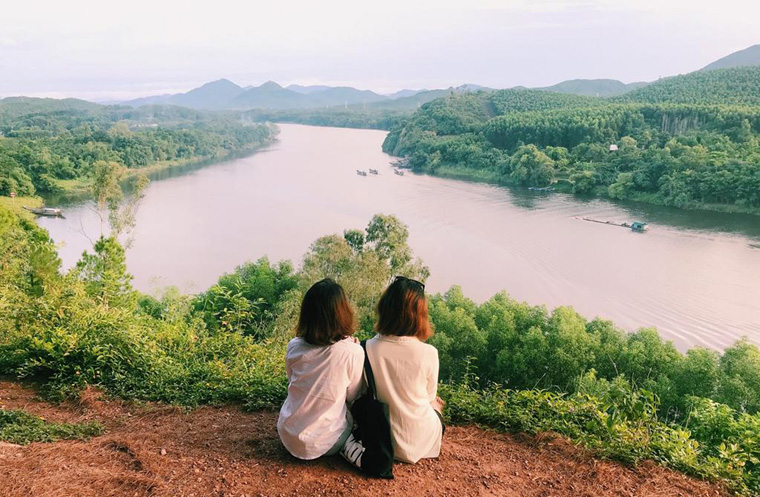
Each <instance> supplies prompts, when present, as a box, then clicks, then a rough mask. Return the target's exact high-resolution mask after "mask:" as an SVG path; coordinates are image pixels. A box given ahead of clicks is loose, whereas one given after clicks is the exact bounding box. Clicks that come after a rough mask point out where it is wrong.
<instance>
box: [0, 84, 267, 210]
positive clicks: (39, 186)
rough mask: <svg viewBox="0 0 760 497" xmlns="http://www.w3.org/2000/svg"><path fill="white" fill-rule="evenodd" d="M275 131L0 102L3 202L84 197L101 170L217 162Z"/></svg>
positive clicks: (159, 110) (75, 104)
mask: <svg viewBox="0 0 760 497" xmlns="http://www.w3.org/2000/svg"><path fill="white" fill-rule="evenodd" d="M274 136H275V128H274V127H270V126H266V125H243V124H242V123H241V122H240V121H239V120H236V119H234V118H232V117H230V116H221V115H216V114H211V113H204V112H201V111H195V110H190V109H184V108H181V107H172V106H146V107H140V108H139V109H132V108H130V107H119V106H103V105H98V104H93V103H90V102H85V101H82V100H75V99H67V100H52V99H37V98H21V97H20V98H6V99H3V100H0V195H6V196H7V195H9V194H10V193H11V192H15V193H16V194H17V195H22V196H31V195H33V194H35V193H43V194H49V193H56V192H60V191H64V190H72V189H74V190H76V189H79V190H86V189H87V185H88V184H89V183H90V182H91V181H92V180H93V178H94V177H95V175H96V169H97V167H98V165H99V164H100V165H101V166H102V164H103V163H112V164H118V165H120V166H123V167H124V168H126V170H127V171H128V172H135V171H145V170H146V169H147V168H157V167H168V166H171V165H175V164H180V163H187V162H193V161H200V160H207V159H215V158H219V157H223V156H225V155H229V154H232V153H236V152H243V151H246V150H250V149H253V148H257V147H260V146H262V145H265V144H267V143H269V142H270V141H271V140H272V139H273V138H274Z"/></svg>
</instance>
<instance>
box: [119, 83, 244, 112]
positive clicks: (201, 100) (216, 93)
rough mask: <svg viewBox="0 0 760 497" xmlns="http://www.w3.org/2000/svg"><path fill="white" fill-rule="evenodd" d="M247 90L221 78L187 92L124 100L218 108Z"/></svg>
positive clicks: (136, 104)
mask: <svg viewBox="0 0 760 497" xmlns="http://www.w3.org/2000/svg"><path fill="white" fill-rule="evenodd" d="M244 91H245V90H244V89H243V88H241V87H239V86H238V85H236V84H235V83H233V82H232V81H230V80H228V79H219V80H217V81H212V82H210V83H206V84H205V85H203V86H200V87H198V88H195V89H192V90H190V91H189V92H187V93H175V94H167V95H154V96H150V97H143V98H136V99H134V100H128V101H126V102H122V104H123V105H129V106H131V107H142V106H143V105H179V106H180V107H188V108H191V109H205V110H218V109H223V108H225V107H226V106H227V104H229V102H230V101H231V100H232V99H234V98H235V97H237V96H238V95H240V94H241V93H243V92H244Z"/></svg>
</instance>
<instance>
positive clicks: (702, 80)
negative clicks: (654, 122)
mask: <svg viewBox="0 0 760 497" xmlns="http://www.w3.org/2000/svg"><path fill="white" fill-rule="evenodd" d="M758 80H760V66H749V67H736V68H730V69H717V70H713V71H696V72H692V73H689V74H684V75H682V76H674V77H672V78H665V79H661V80H659V81H656V82H654V83H652V84H650V85H648V86H645V87H643V88H640V89H638V90H635V91H632V92H630V93H627V94H625V95H622V96H620V97H616V98H615V100H619V101H627V102H647V103H661V102H668V103H679V104H695V103H700V104H701V103H714V104H720V105H724V104H728V105H760V94H758V91H757V82H758Z"/></svg>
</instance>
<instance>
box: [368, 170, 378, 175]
mask: <svg viewBox="0 0 760 497" xmlns="http://www.w3.org/2000/svg"><path fill="white" fill-rule="evenodd" d="M369 174H380V173H378V172H377V169H370V170H369Z"/></svg>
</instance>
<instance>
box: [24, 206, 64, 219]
mask: <svg viewBox="0 0 760 497" xmlns="http://www.w3.org/2000/svg"><path fill="white" fill-rule="evenodd" d="M24 209H26V210H28V211H29V212H31V213H32V214H37V215H38V216H48V217H63V211H62V210H61V209H54V208H53V207H40V208H38V209H37V208H32V207H26V206H24Z"/></svg>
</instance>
